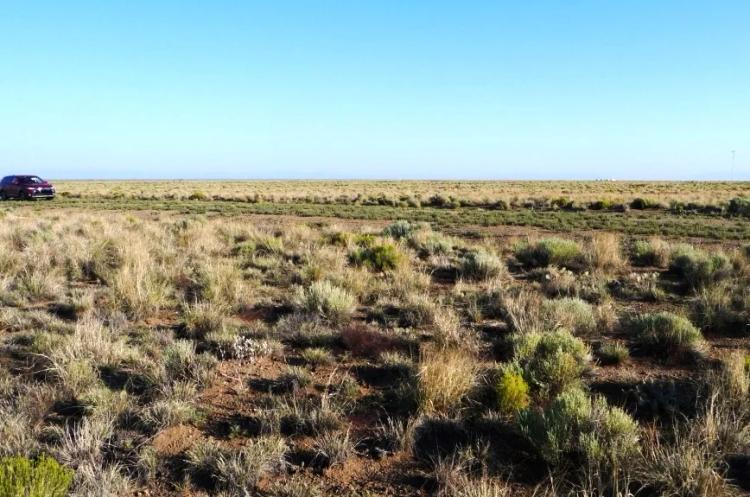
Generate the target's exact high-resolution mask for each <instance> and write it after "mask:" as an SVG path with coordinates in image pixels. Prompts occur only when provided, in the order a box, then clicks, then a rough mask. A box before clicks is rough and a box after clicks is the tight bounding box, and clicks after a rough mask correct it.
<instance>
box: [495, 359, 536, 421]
mask: <svg viewBox="0 0 750 497" xmlns="http://www.w3.org/2000/svg"><path fill="white" fill-rule="evenodd" d="M495 391H496V393H497V403H498V408H499V409H500V412H502V413H505V414H513V413H516V412H518V411H520V410H521V409H525V408H526V407H528V405H529V384H528V383H526V380H525V379H524V377H523V372H522V371H521V370H520V368H518V367H517V366H515V365H511V366H507V367H504V368H503V369H502V371H501V372H500V378H499V379H498V381H497V384H496V385H495Z"/></svg>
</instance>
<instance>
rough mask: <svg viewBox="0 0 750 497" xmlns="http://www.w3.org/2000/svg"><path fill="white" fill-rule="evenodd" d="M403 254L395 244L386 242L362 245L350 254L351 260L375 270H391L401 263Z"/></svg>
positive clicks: (355, 263) (353, 262) (357, 264)
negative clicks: (368, 245) (367, 245)
mask: <svg viewBox="0 0 750 497" xmlns="http://www.w3.org/2000/svg"><path fill="white" fill-rule="evenodd" d="M403 259H404V256H403V254H402V253H401V252H400V251H399V250H398V248H397V247H396V246H395V245H392V244H390V243H385V244H382V245H372V246H370V247H361V248H359V249H357V250H355V251H353V252H352V253H350V254H349V262H350V263H352V264H354V265H355V266H365V267H367V268H369V269H371V270H373V271H390V270H393V269H396V268H397V267H398V266H400V265H401V263H402V261H403Z"/></svg>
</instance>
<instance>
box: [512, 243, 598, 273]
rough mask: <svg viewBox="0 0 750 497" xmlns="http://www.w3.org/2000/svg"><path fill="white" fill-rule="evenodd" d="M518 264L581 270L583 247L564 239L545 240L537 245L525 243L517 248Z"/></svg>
mask: <svg viewBox="0 0 750 497" xmlns="http://www.w3.org/2000/svg"><path fill="white" fill-rule="evenodd" d="M515 256H516V259H517V260H518V262H520V263H521V264H523V265H524V266H527V267H546V266H550V265H553V266H560V267H566V268H568V269H580V268H581V267H582V265H583V263H584V262H585V261H584V256H583V251H582V249H581V246H580V245H579V244H578V243H577V242H575V241H573V240H566V239H563V238H544V239H542V240H539V241H537V242H535V243H524V244H521V245H519V246H517V247H516V248H515Z"/></svg>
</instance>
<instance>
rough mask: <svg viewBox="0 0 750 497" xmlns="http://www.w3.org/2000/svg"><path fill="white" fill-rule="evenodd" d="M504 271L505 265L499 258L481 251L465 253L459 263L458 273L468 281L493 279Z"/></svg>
mask: <svg viewBox="0 0 750 497" xmlns="http://www.w3.org/2000/svg"><path fill="white" fill-rule="evenodd" d="M506 271H507V269H506V267H505V264H504V263H503V261H502V260H500V258H499V257H497V256H496V255H494V254H490V253H489V252H487V251H485V250H481V249H476V250H471V251H469V252H467V253H466V254H464V255H463V257H461V260H460V262H459V272H460V273H461V276H462V277H464V278H466V279H468V280H486V279H490V278H495V277H497V276H500V275H501V274H503V273H504V272H506Z"/></svg>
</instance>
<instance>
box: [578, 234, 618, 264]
mask: <svg viewBox="0 0 750 497" xmlns="http://www.w3.org/2000/svg"><path fill="white" fill-rule="evenodd" d="M586 259H587V262H588V266H589V267H590V268H592V269H596V270H599V271H603V272H612V271H617V270H620V269H622V268H623V267H624V265H625V259H624V258H623V255H622V242H621V240H620V236H619V235H616V234H613V233H599V234H596V235H593V236H592V237H591V238H590V239H589V240H588V243H587V250H586Z"/></svg>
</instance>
